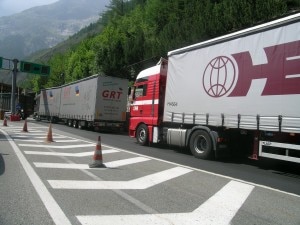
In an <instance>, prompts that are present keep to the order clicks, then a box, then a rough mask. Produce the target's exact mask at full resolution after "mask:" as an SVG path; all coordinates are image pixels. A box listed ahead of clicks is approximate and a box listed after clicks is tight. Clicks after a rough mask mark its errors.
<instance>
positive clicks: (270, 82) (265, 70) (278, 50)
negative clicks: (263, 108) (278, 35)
mask: <svg viewBox="0 0 300 225" xmlns="http://www.w3.org/2000/svg"><path fill="white" fill-rule="evenodd" d="M264 51H265V53H266V56H267V59H268V63H266V64H261V65H255V66H253V64H252V60H251V56H250V53H249V52H241V53H237V54H233V55H232V56H233V57H234V59H235V60H236V62H237V64H238V68H239V76H238V80H237V84H236V86H235V88H234V90H233V91H232V92H231V94H230V95H229V96H230V97H233V96H246V95H247V93H248V91H249V89H250V85H251V81H252V80H253V79H262V78H266V79H267V82H266V85H265V87H264V89H263V92H262V95H289V94H300V88H299V87H300V76H299V75H300V41H295V42H290V43H286V44H281V45H275V46H271V47H267V48H264ZM293 75H294V76H293Z"/></svg>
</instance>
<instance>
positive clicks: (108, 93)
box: [102, 90, 122, 99]
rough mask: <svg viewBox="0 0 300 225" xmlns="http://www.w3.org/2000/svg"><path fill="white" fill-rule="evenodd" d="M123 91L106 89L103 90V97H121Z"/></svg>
mask: <svg viewBox="0 0 300 225" xmlns="http://www.w3.org/2000/svg"><path fill="white" fill-rule="evenodd" d="M121 94H122V92H120V91H109V90H104V91H103V92H102V97H103V98H110V99H120V97H121Z"/></svg>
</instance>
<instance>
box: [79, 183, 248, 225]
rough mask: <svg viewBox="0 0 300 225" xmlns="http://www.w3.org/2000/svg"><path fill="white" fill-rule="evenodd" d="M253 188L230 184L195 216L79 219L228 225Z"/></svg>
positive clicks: (84, 219) (86, 219)
mask: <svg viewBox="0 0 300 225" xmlns="http://www.w3.org/2000/svg"><path fill="white" fill-rule="evenodd" d="M253 189H254V186H252V185H249V184H245V183H241V182H237V181H230V182H229V183H228V184H226V185H225V186H224V187H223V188H222V189H221V190H220V191H218V192H217V193H216V194H215V195H213V196H212V197H211V198H209V199H208V200H207V201H206V202H204V203H203V204H202V205H200V206H199V207H198V208H197V209H196V210H194V211H193V212H191V213H170V214H145V215H110V216H77V219H78V220H79V221H80V223H81V224H85V225H96V224H103V225H105V224H107V225H108V224H114V225H123V224H131V225H140V224H143V225H150V224H160V225H171V224H172V225H174V224H175V225H185V224H186V225H190V224H201V225H228V224H230V222H231V220H232V219H233V217H234V216H235V214H236V213H237V212H238V210H239V209H240V208H241V206H242V205H243V204H244V202H245V201H246V199H247V198H248V196H249V195H250V194H251V192H252V190H253Z"/></svg>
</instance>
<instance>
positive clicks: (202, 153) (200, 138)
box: [190, 130, 212, 159]
mask: <svg viewBox="0 0 300 225" xmlns="http://www.w3.org/2000/svg"><path fill="white" fill-rule="evenodd" d="M190 150H191V152H192V154H193V155H194V156H195V157H196V158H199V159H209V158H210V157H211V154H212V140H211V137H210V136H209V134H208V133H207V132H206V131H203V130H196V131H195V132H194V133H193V134H192V136H191V139H190Z"/></svg>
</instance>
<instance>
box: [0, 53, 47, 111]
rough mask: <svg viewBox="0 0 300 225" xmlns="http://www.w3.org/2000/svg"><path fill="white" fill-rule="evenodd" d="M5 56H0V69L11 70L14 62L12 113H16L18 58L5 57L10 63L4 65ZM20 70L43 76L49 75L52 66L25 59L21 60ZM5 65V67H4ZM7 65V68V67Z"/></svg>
mask: <svg viewBox="0 0 300 225" xmlns="http://www.w3.org/2000/svg"><path fill="white" fill-rule="evenodd" d="M3 59H4V58H3V57H0V69H4V70H11V68H10V65H11V64H10V63H11V62H13V69H12V72H13V74H12V81H11V106H10V109H11V114H12V115H13V114H15V113H16V107H15V105H16V98H15V92H16V83H17V73H18V63H19V60H18V59H13V60H11V59H5V60H6V61H5V62H7V63H8V65H6V66H4V65H3ZM20 63H21V65H20V71H21V72H24V73H33V74H37V75H41V76H48V75H49V74H50V66H45V65H41V64H36V63H32V62H25V61H20ZM4 67H5V68H4ZM6 67H7V68H6Z"/></svg>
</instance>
